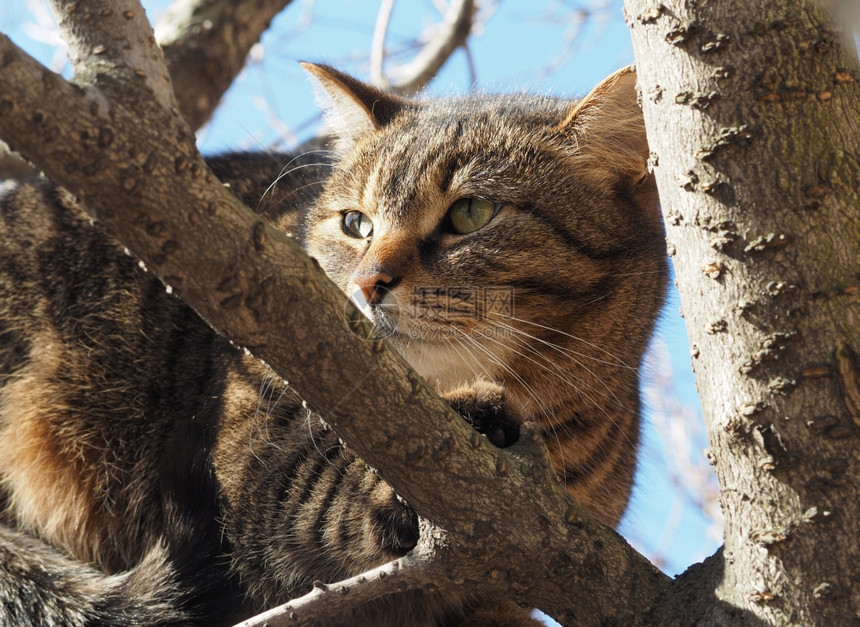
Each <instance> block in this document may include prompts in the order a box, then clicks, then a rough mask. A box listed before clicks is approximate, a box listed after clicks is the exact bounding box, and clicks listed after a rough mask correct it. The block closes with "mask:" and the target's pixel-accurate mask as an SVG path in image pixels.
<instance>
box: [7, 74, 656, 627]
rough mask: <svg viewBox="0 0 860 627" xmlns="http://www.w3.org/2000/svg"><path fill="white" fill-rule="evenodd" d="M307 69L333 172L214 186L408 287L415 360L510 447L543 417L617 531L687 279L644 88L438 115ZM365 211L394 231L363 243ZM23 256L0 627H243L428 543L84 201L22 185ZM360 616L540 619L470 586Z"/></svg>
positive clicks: (361, 278) (16, 261)
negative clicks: (465, 207) (493, 209)
mask: <svg viewBox="0 0 860 627" xmlns="http://www.w3.org/2000/svg"><path fill="white" fill-rule="evenodd" d="M309 70H310V71H311V72H312V73H313V74H314V75H315V76H316V78H317V79H318V80H319V82H320V84H321V86H322V91H323V92H324V93H325V94H327V95H328V97H329V99H330V100H331V103H332V104H331V105H330V109H329V120H330V121H331V123H332V126H333V128H335V129H336V131H337V132H338V134H339V139H338V142H337V150H338V152H339V154H338V159H337V161H336V163H335V164H334V165H332V164H330V163H329V161H328V159H327V158H326V157H325V156H324V155H323V154H317V153H308V154H306V155H304V156H302V157H299V158H292V157H288V156H281V157H273V156H269V155H233V156H228V157H224V158H220V159H216V160H214V161H212V162H211V166H212V168H213V170H214V171H215V173H216V174H217V175H218V176H219V177H221V178H223V179H225V180H227V181H229V183H230V185H231V187H232V189H233V190H234V191H235V192H236V193H237V194H238V195H239V196H240V197H242V198H243V199H244V200H245V202H247V203H249V204H250V205H251V206H255V207H257V209H258V211H259V212H260V213H261V214H263V215H265V216H266V217H267V218H268V219H270V220H272V221H273V222H274V223H276V224H278V225H279V226H281V228H283V229H284V230H286V231H288V232H291V233H293V234H294V235H296V236H297V237H299V238H301V240H302V241H303V243H304V245H305V247H306V248H307V250H308V251H309V252H310V253H311V254H312V255H314V256H315V257H317V259H318V260H319V261H320V263H321V264H322V265H323V267H324V268H326V270H327V271H328V272H329V274H330V276H331V277H332V278H333V279H334V280H335V281H336V282H337V283H338V284H339V285H340V286H341V287H342V288H343V289H344V291H345V292H347V293H348V294H349V293H352V292H354V291H355V289H356V287H358V286H365V288H367V286H370V287H373V286H374V282H375V281H376V282H380V281H381V282H383V283H388V284H387V285H380V287H383V288H384V287H390V288H391V289H390V290H388V291H386V290H382V291H380V295H381V296H382V298H381V301H380V303H379V304H378V305H371V306H370V307H369V308H368V309H367V311H368V313H369V314H370V315H371V316H372V317H373V318H374V320H375V321H376V322H377V323H379V324H380V327H379V328H380V330H381V331H384V332H386V333H387V332H390V333H391V335H390V338H389V339H390V340H391V341H392V343H393V344H394V345H395V347H397V348H398V349H399V350H400V351H401V352H402V353H403V354H404V356H405V357H406V358H407V359H408V360H409V361H410V362H411V363H412V364H413V366H414V367H415V368H416V369H417V370H418V371H419V372H420V373H422V374H423V375H424V376H425V377H426V378H427V379H428V380H429V381H431V382H432V383H433V384H435V385H436V386H437V388H438V390H439V391H440V393H442V394H443V396H445V397H446V398H447V399H448V400H449V401H450V402H451V403H452V405H453V406H454V407H455V409H457V410H458V411H459V412H460V413H461V414H462V415H463V416H464V418H465V419H466V420H468V421H469V422H470V423H471V424H472V425H474V426H475V428H476V429H478V430H479V431H480V432H482V433H485V434H486V435H487V437H488V438H489V439H490V441H491V442H493V443H494V444H496V445H497V446H507V445H508V444H510V443H511V442H513V441H515V440H516V438H517V437H518V429H519V424H520V423H521V422H522V420H524V419H533V420H537V421H538V422H539V423H540V425H541V428H542V429H543V435H544V439H545V442H546V444H547V447H548V449H549V451H550V453H551V455H552V458H553V462H554V464H555V468H556V471H557V474H558V476H559V478H560V479H561V480H562V481H564V482H565V484H566V485H567V486H568V488H569V489H570V490H571V492H572V493H573V494H574V495H575V496H576V497H577V498H578V499H580V501H581V502H582V503H583V504H585V505H586V506H587V507H588V508H590V509H591V510H592V511H593V512H594V513H595V514H596V515H597V516H599V517H601V518H602V519H603V520H604V521H606V522H608V523H610V524H614V523H616V522H617V521H618V519H619V517H620V515H621V513H622V512H623V510H624V507H625V504H626V501H627V497H628V494H629V490H630V484H631V481H632V473H633V469H634V466H635V452H636V451H635V449H636V443H637V438H638V428H639V426H638V424H639V423H638V419H639V401H638V390H637V386H638V368H639V361H640V358H641V354H642V351H643V350H644V347H645V344H646V342H647V339H648V336H649V334H650V331H651V327H652V325H653V322H654V319H655V317H656V315H657V310H658V308H659V306H660V302H661V298H662V291H663V285H664V283H665V260H664V255H663V245H662V233H661V224H660V219H659V213H658V211H657V207H656V202H657V201H656V194H655V191H654V186H653V181H652V179H651V177H650V176H648V174H647V171H646V169H645V157H646V156H647V145H646V143H645V140H644V130H643V128H642V120H641V115H640V114H639V112H638V109H637V108H636V105H635V98H634V95H633V79H634V76H633V74H632V73H630V72H629V71H625V72H621V73H619V74H617V75H615V76H613V77H611V78H610V79H608V80H607V81H605V82H604V83H603V84H601V85H600V86H598V87H597V88H596V89H595V90H594V91H593V92H592V94H590V95H589V96H588V97H587V98H586V99H584V100H582V101H579V102H566V101H562V100H554V99H549V98H537V97H531V96H496V97H489V96H488V97H476V98H468V99H461V100H451V101H428V102H422V103H416V102H411V101H406V100H402V99H399V98H392V97H389V96H386V95H384V94H382V93H380V92H378V91H376V90H375V89H373V88H372V87H369V86H366V85H363V84H361V83H358V82H357V81H355V80H354V79H352V78H350V77H348V76H346V75H343V74H340V73H338V72H336V71H334V70H332V69H330V68H324V67H321V66H309ZM330 172H331V176H330V177H329V173H330ZM326 178H328V181H327V183H326V189H325V191H324V192H323V193H322V195H320V196H319V197H317V196H318V194H319V193H320V191H321V188H320V185H319V183H320V182H321V181H323V180H324V179H326ZM273 181H274V183H272V182H273ZM470 197H480V198H484V199H486V200H488V201H491V202H493V203H497V205H498V208H499V210H498V213H497V214H496V215H495V216H494V217H493V218H492V219H491V220H490V221H489V222H488V223H487V224H486V225H484V226H483V227H482V228H480V229H477V230H476V231H474V232H472V233H467V234H457V233H454V232H452V231H451V230H450V228H448V227H447V226H446V225H447V224H448V223H447V222H446V220H447V218H446V217H445V216H446V213H447V211H448V209H449V207H451V205H452V204H453V203H455V202H456V201H458V200H459V199H462V198H470ZM354 210H360V211H362V212H364V213H365V214H366V215H367V216H369V217H370V218H371V219H372V220H373V225H374V232H373V235H372V237H370V238H367V239H357V238H353V237H350V236H348V235H347V234H346V233H345V232H344V230H343V227H342V220H343V217H342V214H343V213H344V212H347V211H354ZM0 251H2V252H0V505H2V506H3V509H2V511H0V600H2V603H0V622H2V623H3V624H7V623H8V624H26V623H38V624H46V625H86V624H114V625H122V624H129V623H138V624H155V623H158V624H180V623H181V624H186V623H198V624H209V623H215V624H229V623H230V622H231V621H233V620H236V619H237V618H240V617H242V616H247V615H248V614H249V613H251V612H256V611H260V610H262V609H265V608H266V607H268V606H270V605H272V604H275V603H278V602H283V601H285V600H287V599H289V598H291V597H294V596H296V595H299V594H302V593H303V592H306V591H307V590H309V589H310V587H311V585H312V582H313V581H314V580H323V581H335V580H337V579H339V578H342V577H345V576H349V575H353V574H357V573H359V572H362V571H363V570H366V569H368V568H370V567H372V566H375V565H377V564H380V563H382V562H384V561H387V560H390V559H392V558H394V557H396V556H398V555H402V554H404V553H405V552H406V551H408V550H409V548H411V546H413V545H414V544H415V542H416V541H417V533H418V526H417V517H416V515H415V513H414V512H413V511H412V510H411V509H410V508H409V507H408V505H407V504H405V503H403V502H402V501H401V500H400V499H398V498H397V496H396V495H395V494H394V492H393V491H392V490H391V488H390V487H389V486H388V485H387V484H386V483H385V482H384V481H382V479H381V478H380V477H379V476H378V475H376V474H375V473H374V472H372V471H371V470H370V469H369V468H368V467H367V466H366V465H365V464H364V463H363V462H362V461H361V460H360V459H358V458H356V457H355V455H354V454H353V453H352V452H351V451H350V450H349V449H348V448H347V447H345V446H344V445H343V444H342V443H341V442H340V441H339V439H338V438H337V435H336V434H335V433H334V432H332V431H331V430H329V429H328V428H327V427H326V425H325V424H323V423H322V421H320V420H319V418H318V417H317V416H315V415H313V414H311V413H310V412H308V411H307V410H306V409H304V408H303V406H302V403H301V399H300V398H298V396H297V395H296V393H295V392H294V391H293V390H292V389H290V387H289V385H288V384H286V383H285V382H284V381H282V380H281V379H279V378H278V377H275V376H274V375H273V374H272V373H270V372H268V371H267V370H266V369H265V368H264V367H263V366H262V365H261V364H259V363H258V362H256V361H254V360H253V359H251V358H249V357H247V356H245V355H243V354H241V353H240V352H238V351H236V350H234V349H233V348H232V347H231V346H230V345H229V344H228V342H227V341H226V340H224V339H223V338H220V337H218V336H217V335H215V334H214V333H213V332H212V331H211V330H209V329H208V327H206V325H205V324H204V323H203V322H202V321H201V320H200V319H199V318H198V317H197V316H196V315H195V314H194V312H193V311H191V310H190V309H189V308H187V307H186V306H185V305H183V304H182V303H180V302H179V301H177V300H176V299H175V298H173V297H172V296H170V295H169V294H167V293H166V292H165V290H164V288H163V286H162V285H161V284H160V283H159V282H158V281H157V280H156V279H155V278H154V277H153V276H151V275H150V274H148V273H146V272H145V271H143V270H141V269H140V268H139V267H138V265H137V263H136V262H135V260H134V259H132V258H131V257H129V256H128V255H127V254H125V253H124V252H123V249H122V247H121V246H118V245H117V244H116V243H114V242H113V240H112V239H111V238H110V237H109V236H107V235H106V234H105V233H103V232H102V231H101V229H100V227H99V225H98V224H96V225H93V224H91V223H90V221H89V220H88V218H87V217H86V214H85V213H84V211H83V209H82V208H81V207H80V206H78V204H77V203H76V202H75V200H74V199H73V198H71V197H69V196H68V194H66V193H64V192H63V191H62V190H59V189H58V188H56V187H55V186H53V185H52V184H50V183H49V182H47V181H32V182H29V183H27V184H23V185H18V186H16V187H14V188H12V189H11V190H7V192H6V194H5V196H3V197H0ZM381 277H382V278H384V279H385V281H382V278H381ZM395 283H396V284H395ZM491 297H502V298H503V299H504V298H507V297H510V298H511V299H512V300H510V302H508V301H504V300H503V301H493V300H492V299H491ZM500 302H501V304H500ZM392 304H396V306H397V308H398V310H399V317H398V318H397V320H396V321H392V320H391V319H388V318H387V317H386V316H387V314H386V313H385V311H386V307H387V308H389V309H388V311H390V307H391V306H392ZM511 306H513V311H511V309H510V307H511ZM499 307H501V308H499ZM511 314H513V315H511ZM393 322H396V324H394V323H393ZM410 333H411V337H410ZM340 619H341V622H342V624H345V625H359V624H367V625H401V624H410V625H428V626H431V625H437V626H442V625H457V624H475V625H477V624H480V625H508V626H510V627H517V626H524V625H532V624H535V623H534V621H533V620H532V619H530V618H529V617H528V614H527V612H525V611H524V610H521V609H520V608H518V607H517V606H515V605H514V604H512V603H510V602H507V601H499V600H494V599H483V598H476V597H472V596H470V595H468V594H467V592H464V593H463V594H462V595H454V596H445V597H442V596H440V595H434V594H427V593H419V592H415V593H408V594H401V595H397V594H395V595H392V596H391V597H390V598H387V599H383V600H381V601H379V602H376V603H373V604H371V605H369V606H367V607H362V608H357V609H356V611H355V612H354V613H352V614H350V615H349V616H343V617H340Z"/></svg>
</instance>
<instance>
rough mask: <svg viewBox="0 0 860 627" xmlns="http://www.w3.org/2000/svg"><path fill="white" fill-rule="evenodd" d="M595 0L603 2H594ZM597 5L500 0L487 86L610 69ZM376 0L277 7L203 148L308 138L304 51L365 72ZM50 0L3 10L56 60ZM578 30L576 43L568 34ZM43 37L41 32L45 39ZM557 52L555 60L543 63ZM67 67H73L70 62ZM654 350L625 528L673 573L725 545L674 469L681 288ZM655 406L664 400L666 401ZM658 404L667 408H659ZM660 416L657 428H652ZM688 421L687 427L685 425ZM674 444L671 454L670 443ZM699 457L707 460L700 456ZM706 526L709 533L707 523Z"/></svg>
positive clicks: (626, 46)
mask: <svg viewBox="0 0 860 627" xmlns="http://www.w3.org/2000/svg"><path fill="white" fill-rule="evenodd" d="M165 5H166V2H164V1H163V0H156V1H151V2H144V6H145V7H146V8H147V12H148V14H149V16H150V19H151V20H155V19H157V17H158V16H160V15H161V13H162V12H163V7H164V6H165ZM593 5H595V6H598V5H599V3H597V2H594V3H593ZM604 5H605V6H606V7H607V8H605V9H603V10H599V11H596V12H594V13H593V14H592V15H590V16H589V18H588V19H587V20H586V21H585V22H584V23H583V24H582V25H581V26H577V23H576V21H575V20H571V16H573V15H574V12H573V9H572V7H574V8H575V7H581V6H587V5H586V4H585V3H582V4H579V3H576V2H573V1H571V2H561V1H554V0H548V1H546V0H538V1H534V2H516V1H514V0H508V1H507V2H504V1H503V2H501V3H500V4H499V6H498V10H497V11H496V12H495V13H494V14H493V15H492V17H491V18H490V19H489V20H488V21H487V22H486V24H485V27H484V29H483V32H482V33H481V34H478V35H477V36H474V37H473V38H472V39H471V41H470V50H471V56H472V60H473V63H474V67H475V75H476V77H477V85H475V86H474V87H477V88H478V89H481V90H484V91H533V92H541V93H550V94H554V95H559V96H570V97H577V96H582V95H584V94H585V93H587V92H588V91H589V90H590V88H591V87H593V86H594V85H595V84H596V83H597V82H599V81H600V80H601V79H602V78H603V77H605V76H607V75H608V74H610V73H611V72H612V71H614V70H616V69H618V68H620V67H622V66H624V65H627V64H629V63H632V61H633V52H632V48H631V45H630V39H629V35H628V33H627V28H626V26H625V24H624V21H623V19H622V16H621V10H620V6H619V4H618V3H615V4H610V3H609V2H607V3H604ZM378 6H379V2H378V0H373V1H370V0H354V1H352V0H343V1H334V0H328V1H322V0H320V1H318V2H316V3H313V2H309V1H307V0H306V1H301V0H295V1H294V3H293V5H292V6H290V7H289V8H288V9H287V11H285V12H284V13H283V14H282V15H281V16H279V17H278V18H277V19H276V20H275V22H274V24H273V26H272V28H271V29H270V31H269V33H268V34H267V35H266V36H265V38H264V40H263V42H262V44H261V45H260V46H259V47H258V48H256V49H255V50H254V51H253V53H252V61H251V63H250V65H249V67H248V68H246V69H245V70H244V71H243V72H242V74H241V75H240V77H239V79H238V80H237V81H236V82H235V83H234V86H233V87H232V88H231V90H230V92H229V93H228V94H227V97H226V98H225V100H224V103H223V105H222V107H221V108H220V109H219V110H218V112H217V113H216V115H215V116H214V118H213V120H212V122H211V124H210V125H208V126H207V127H206V128H205V129H203V130H202V131H201V133H200V135H199V136H200V145H201V149H202V150H203V151H204V153H207V154H211V153H216V152H221V151H225V150H236V149H243V150H256V149H264V150H269V149H288V148H290V147H291V146H292V145H295V143H296V141H297V140H303V139H307V138H308V137H309V136H311V134H312V133H313V130H314V128H315V126H314V125H315V123H316V122H317V121H318V111H317V108H316V106H315V105H314V99H313V92H312V89H311V85H310V84H309V82H308V80H307V77H306V76H305V73H304V72H303V71H302V70H301V69H300V68H299V66H298V61H299V60H309V61H322V62H327V63H331V64H334V65H337V66H338V67H340V68H341V69H344V70H346V71H349V72H351V73H353V74H354V75H356V76H358V77H360V78H367V77H368V66H367V58H368V55H369V50H370V40H371V35H372V32H373V25H374V22H375V19H376V12H377V10H378ZM47 16H48V13H47V9H45V8H44V4H43V3H42V2H41V1H40V0H31V2H25V1H24V0H20V1H17V2H16V1H15V0H6V1H5V3H4V6H3V9H2V12H0V30H2V31H3V32H5V33H6V34H8V35H10V36H11V37H12V39H13V40H14V41H15V42H16V43H17V44H18V45H20V46H22V47H24V48H25V49H26V50H28V51H29V52H30V53H31V54H33V55H34V56H36V57H37V58H38V59H40V60H41V61H42V62H43V63H46V64H49V65H50V66H51V67H53V68H54V69H58V67H59V65H60V64H61V61H60V60H59V59H60V58H61V57H58V56H57V54H56V52H55V41H54V40H53V39H52V27H51V26H50V22H49V17H47ZM438 19H439V14H438V12H437V11H436V10H435V9H434V7H433V4H432V3H431V2H429V1H418V0H408V1H407V0H401V1H400V2H399V3H398V4H397V5H396V6H395V9H394V14H393V17H392V22H391V26H390V37H389V46H390V48H391V49H392V50H397V49H403V48H404V47H407V46H408V43H409V42H410V41H411V39H412V38H413V37H414V36H415V34H416V33H417V32H419V31H420V29H421V27H422V25H425V24H428V23H433V22H435V21H438ZM577 30H578V33H579V34H578V36H577V37H576V38H575V39H574V40H573V42H572V43H571V42H570V41H568V40H567V39H566V37H569V36H570V35H571V34H572V33H574V32H577ZM39 40H45V41H39ZM550 60H555V62H556V67H554V68H553V71H546V70H547V67H548V65H549V62H550ZM65 73H66V74H68V68H67V67H66V70H65ZM472 87H473V85H472V82H471V78H470V74H469V70H468V63H467V59H466V56H465V54H464V53H463V52H462V51H461V52H458V53H456V54H455V56H454V57H453V58H452V59H451V60H450V61H449V63H448V64H447V65H446V66H445V68H444V69H443V71H442V72H441V74H440V75H439V77H438V78H437V80H436V81H434V83H432V85H431V87H430V90H429V91H430V93H431V94H432V95H434V96H442V95H445V94H453V93H462V92H464V91H467V90H469V89H470V88H472ZM654 344H655V350H654V351H652V353H651V357H650V359H649V363H651V364H652V365H651V366H649V368H650V370H651V373H652V375H654V376H650V377H648V379H649V380H650V381H651V384H650V385H651V386H652V388H653V385H654V384H653V381H654V380H657V379H660V380H662V379H663V378H666V377H665V376H664V375H667V373H669V372H670V371H671V376H670V377H668V379H669V380H668V382H664V383H663V384H662V386H661V387H659V389H656V390H655V391H652V392H649V393H648V394H646V397H648V398H651V399H653V400H654V402H652V403H651V405H650V407H648V408H646V427H645V430H644V434H643V435H644V438H643V440H644V444H643V448H644V452H643V455H642V461H641V464H640V472H639V473H638V477H637V487H636V489H635V492H634V498H633V502H632V504H631V507H630V510H629V512H628V515H627V516H626V517H625V519H624V521H623V522H622V525H621V527H620V531H621V532H622V533H623V534H624V535H625V536H626V537H627V538H628V539H629V540H630V541H631V542H632V543H633V544H634V546H636V547H637V548H638V549H639V550H640V551H642V552H643V553H645V555H647V556H649V557H652V556H657V557H659V565H660V566H661V567H662V568H663V569H664V570H665V571H666V572H668V573H670V574H675V573H678V572H681V571H683V570H684V569H685V568H686V567H687V566H688V565H689V564H691V563H692V562H694V561H698V560H700V559H702V558H704V557H705V556H707V555H709V554H710V553H712V552H713V551H714V550H715V549H716V547H717V546H718V545H719V538H718V537H714V536H715V529H714V527H713V526H712V523H711V521H710V520H708V519H706V518H704V517H703V516H702V515H701V514H700V513H699V511H698V509H697V508H696V507H692V506H691V505H690V503H689V499H687V498H685V497H684V490H683V489H679V487H678V483H679V477H680V478H681V479H683V476H684V474H685V469H684V467H682V468H680V469H679V470H676V472H675V474H674V476H673V475H672V473H670V472H668V471H667V467H668V466H671V464H672V459H674V458H678V457H679V453H680V452H682V450H683V446H681V445H679V444H678V441H679V440H677V439H675V440H672V439H671V438H672V437H673V436H677V435H678V432H679V430H683V429H680V423H679V422H678V421H675V420H668V421H666V420H664V419H663V418H662V416H665V415H666V411H668V412H669V415H670V416H672V415H675V416H677V415H678V413H682V412H686V413H687V414H692V415H693V416H694V418H693V420H692V422H691V424H695V423H696V419H695V415H697V413H698V412H699V411H700V409H699V401H698V396H697V395H696V392H695V387H694V381H693V375H692V373H691V372H690V358H689V347H688V345H687V338H686V331H685V329H684V326H683V321H682V320H681V318H680V315H679V302H678V298H677V293H676V292H675V291H674V290H673V291H672V292H671V294H670V296H669V299H668V302H667V304H666V307H665V309H664V313H663V315H662V317H661V320H660V323H659V329H658V333H657V337H656V338H655V342H654ZM658 405H659V406H660V407H658ZM661 408H662V409H661ZM655 424H656V425H658V426H659V428H655ZM685 430H686V431H689V430H690V428H689V427H686V429H685ZM706 446H707V443H706V441H705V440H704V438H703V437H702V436H701V435H699V436H698V438H697V439H696V440H694V442H693V444H692V448H691V453H690V454H691V455H694V456H696V457H697V458H698V459H699V460H700V461H701V460H702V459H703V454H702V451H703V449H704V448H705V447H706ZM667 451H671V455H669V454H667ZM700 465H701V464H700ZM709 529H710V534H709Z"/></svg>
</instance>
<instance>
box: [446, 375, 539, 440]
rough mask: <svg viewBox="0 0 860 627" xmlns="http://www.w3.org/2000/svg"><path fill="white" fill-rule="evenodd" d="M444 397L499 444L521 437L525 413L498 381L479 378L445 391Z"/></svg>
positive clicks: (477, 427)
mask: <svg viewBox="0 0 860 627" xmlns="http://www.w3.org/2000/svg"><path fill="white" fill-rule="evenodd" d="M442 398H444V399H445V400H446V401H448V403H449V404H450V405H451V407H452V408H454V411H456V412H457V413H458V414H460V415H461V416H462V417H463V418H464V419H465V420H466V422H468V423H469V424H470V425H472V427H474V428H475V430H476V431H477V432H478V433H481V434H483V435H485V436H487V439H488V440H489V441H490V442H491V443H492V444H494V445H495V446H497V447H499V448H505V447H508V446H510V445H512V444H514V443H515V442H516V441H517V440H519V438H520V425H521V424H522V423H523V421H524V416H523V413H522V411H521V410H520V409H519V407H518V406H517V405H516V404H515V403H513V402H512V401H511V400H510V398H508V395H507V394H506V392H505V388H504V387H502V386H501V385H499V384H498V383H495V382H493V381H489V380H487V379H477V380H475V381H473V382H472V383H470V384H468V385H464V386H461V387H458V388H455V389H453V390H450V391H448V392H445V393H443V394H442Z"/></svg>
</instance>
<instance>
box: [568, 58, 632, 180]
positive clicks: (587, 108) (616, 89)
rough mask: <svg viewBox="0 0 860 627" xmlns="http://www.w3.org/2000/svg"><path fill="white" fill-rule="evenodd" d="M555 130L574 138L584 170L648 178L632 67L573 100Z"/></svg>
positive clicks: (596, 174) (598, 175)
mask: <svg viewBox="0 0 860 627" xmlns="http://www.w3.org/2000/svg"><path fill="white" fill-rule="evenodd" d="M558 129H559V130H561V131H562V132H564V133H565V134H566V135H568V136H569V137H571V138H572V139H573V140H574V141H575V144H576V146H577V149H578V151H579V154H580V156H581V158H582V160H583V170H582V171H583V172H584V173H586V174H587V173H591V174H592V175H593V176H594V178H596V179H605V178H606V176H607V174H614V175H615V176H620V177H621V178H622V179H623V180H626V181H632V182H634V183H638V182H642V181H644V180H645V179H646V178H647V177H648V155H649V152H648V139H647V137H646V136H645V120H644V119H643V117H642V110H641V109H640V108H639V103H638V102H637V97H636V71H635V70H634V68H633V67H632V66H630V67H626V68H623V69H621V70H618V71H617V72H615V73H614V74H612V75H611V76H609V77H607V78H606V79H604V80H603V81H601V83H600V84H599V85H598V86H597V87H595V88H594V89H592V90H591V93H589V94H588V95H587V96H586V97H585V98H583V99H582V100H580V101H578V102H576V103H574V104H573V105H572V106H571V107H570V108H569V109H568V112H567V115H566V116H565V117H564V119H563V120H562V122H561V124H559V126H558Z"/></svg>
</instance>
